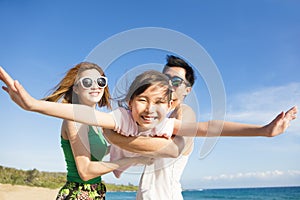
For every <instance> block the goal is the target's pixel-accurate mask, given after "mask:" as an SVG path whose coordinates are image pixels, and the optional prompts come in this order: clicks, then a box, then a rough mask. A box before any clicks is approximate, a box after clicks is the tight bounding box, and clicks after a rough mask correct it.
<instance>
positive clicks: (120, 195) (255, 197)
mask: <svg viewBox="0 0 300 200" xmlns="http://www.w3.org/2000/svg"><path fill="white" fill-rule="evenodd" d="M135 195H136V192H107V195H106V197H107V198H106V199H107V200H134V199H135ZM183 198H184V200H195V199H200V200H220V199H221V200H226V199H234V200H286V199H288V200H300V187H268V188H239V189H203V190H186V191H183Z"/></svg>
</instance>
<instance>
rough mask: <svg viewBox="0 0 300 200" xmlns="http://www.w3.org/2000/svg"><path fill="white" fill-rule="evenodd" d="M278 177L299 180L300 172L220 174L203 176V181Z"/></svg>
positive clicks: (277, 171)
mask: <svg viewBox="0 0 300 200" xmlns="http://www.w3.org/2000/svg"><path fill="white" fill-rule="evenodd" d="M280 177H285V178H288V177H298V178H300V170H287V171H281V170H273V171H263V172H244V173H241V172H239V173H236V174H220V175H217V176H205V177H203V178H202V179H203V181H219V180H238V179H253V178H254V179H273V178H280Z"/></svg>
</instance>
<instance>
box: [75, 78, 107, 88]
mask: <svg viewBox="0 0 300 200" xmlns="http://www.w3.org/2000/svg"><path fill="white" fill-rule="evenodd" d="M78 81H79V82H80V84H81V86H82V87H83V88H84V89H89V88H91V87H92V86H93V83H94V82H95V83H97V86H98V87H99V88H105V87H106V86H107V77H105V76H100V77H98V78H97V79H92V78H90V77H82V78H80V79H79V80H78Z"/></svg>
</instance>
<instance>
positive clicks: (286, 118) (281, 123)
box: [264, 106, 298, 137]
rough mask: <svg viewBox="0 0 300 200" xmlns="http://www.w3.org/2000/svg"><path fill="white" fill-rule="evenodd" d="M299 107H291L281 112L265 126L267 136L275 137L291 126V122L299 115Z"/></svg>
mask: <svg viewBox="0 0 300 200" xmlns="http://www.w3.org/2000/svg"><path fill="white" fill-rule="evenodd" d="M297 112H298V109H297V107H296V106H294V107H292V108H291V109H289V110H288V111H287V112H285V113H284V112H281V113H280V114H279V115H277V117H276V118H275V119H274V120H273V121H272V122H271V123H269V124H267V125H266V126H264V129H265V130H266V136H267V137H274V136H277V135H280V134H281V133H283V132H284V131H285V130H286V129H287V128H288V127H289V126H290V122H291V121H292V120H294V119H296V117H297Z"/></svg>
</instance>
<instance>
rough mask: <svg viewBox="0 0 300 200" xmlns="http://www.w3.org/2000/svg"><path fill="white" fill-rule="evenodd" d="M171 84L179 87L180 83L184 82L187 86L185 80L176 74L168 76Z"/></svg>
mask: <svg viewBox="0 0 300 200" xmlns="http://www.w3.org/2000/svg"><path fill="white" fill-rule="evenodd" d="M169 79H170V81H171V84H172V86H174V87H179V86H180V85H181V84H182V83H184V84H185V85H186V86H189V83H187V82H185V81H184V80H183V79H182V78H180V77H178V76H173V77H169Z"/></svg>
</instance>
